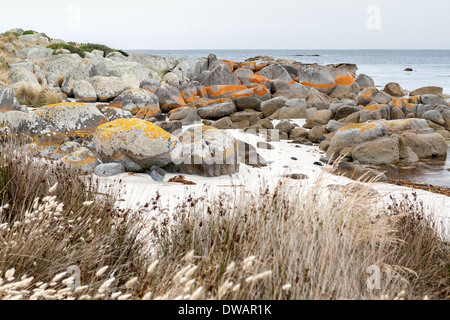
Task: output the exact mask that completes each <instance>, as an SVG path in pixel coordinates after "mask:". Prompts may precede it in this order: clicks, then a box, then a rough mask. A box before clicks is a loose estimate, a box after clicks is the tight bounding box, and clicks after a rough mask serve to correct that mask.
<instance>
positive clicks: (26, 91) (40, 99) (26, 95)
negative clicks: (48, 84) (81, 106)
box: [14, 85, 62, 108]
mask: <svg viewBox="0 0 450 320" xmlns="http://www.w3.org/2000/svg"><path fill="white" fill-rule="evenodd" d="M14 95H15V97H16V99H17V100H18V101H19V103H20V104H22V105H26V106H28V107H34V108H37V107H41V106H45V105H51V104H56V103H60V102H62V97H61V94H60V93H58V92H55V91H52V90H49V89H47V88H45V87H44V86H27V85H22V86H20V87H19V88H18V89H17V90H16V92H15V93H14Z"/></svg>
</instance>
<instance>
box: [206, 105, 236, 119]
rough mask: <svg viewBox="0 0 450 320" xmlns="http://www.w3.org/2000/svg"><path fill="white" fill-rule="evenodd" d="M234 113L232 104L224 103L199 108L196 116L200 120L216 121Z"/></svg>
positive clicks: (234, 108) (234, 109)
mask: <svg viewBox="0 0 450 320" xmlns="http://www.w3.org/2000/svg"><path fill="white" fill-rule="evenodd" d="M235 111H236V107H235V105H234V103H233V102H224V103H218V104H212V105H209V106H206V107H202V108H199V109H198V115H199V116H200V117H201V118H202V119H218V118H222V117H226V116H229V115H230V114H232V113H233V112H235Z"/></svg>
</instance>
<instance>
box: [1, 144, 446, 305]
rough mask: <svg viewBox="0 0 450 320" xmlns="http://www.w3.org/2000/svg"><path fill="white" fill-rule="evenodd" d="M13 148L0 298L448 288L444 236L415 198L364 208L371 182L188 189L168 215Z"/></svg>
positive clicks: (154, 203)
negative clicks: (206, 194)
mask: <svg viewBox="0 0 450 320" xmlns="http://www.w3.org/2000/svg"><path fill="white" fill-rule="evenodd" d="M18 150H20V148H19V147H18V146H17V145H14V144H11V142H9V143H7V144H5V146H4V147H3V150H2V157H1V160H0V161H1V166H0V177H1V178H0V212H1V214H0V239H1V241H0V270H1V272H0V279H1V280H0V298H1V299H97V300H98V299H119V300H127V299H175V298H183V299H250V300H253V299H286V300H290V299H292V300H295V299H449V298H450V285H449V279H450V277H449V272H450V261H449V247H448V244H445V243H443V242H442V241H441V240H440V239H439V237H438V236H437V235H436V232H435V228H436V227H438V226H432V225H430V223H429V222H428V221H427V220H425V219H424V217H423V212H422V209H421V204H420V203H418V202H417V201H416V199H414V198H410V197H405V198H404V199H403V200H402V201H398V202H395V203H394V204H393V205H391V206H389V207H387V208H380V209H379V210H374V205H375V204H376V202H377V200H378V199H377V197H376V196H374V195H373V193H372V191H371V186H370V184H369V185H366V186H365V187H363V188H359V187H358V184H357V183H355V184H354V185H350V186H349V187H348V189H347V190H346V191H345V192H344V193H333V192H332V193H329V192H328V191H327V188H326V183H325V181H323V180H321V179H319V180H318V181H317V182H316V187H315V188H313V189H308V190H306V189H301V188H295V187H294V188H292V187H291V186H289V185H287V184H284V183H281V182H280V184H279V185H278V186H277V188H276V189H275V190H269V189H268V188H265V187H264V186H262V187H261V189H260V192H259V193H258V194H252V195H250V194H248V193H245V192H244V193H242V194H237V196H236V197H232V198H231V197H230V196H226V195H221V196H218V197H215V198H213V199H211V200H206V199H205V198H199V199H195V198H192V197H191V198H189V199H188V201H187V202H186V203H185V204H184V205H182V206H180V207H177V208H176V210H175V212H174V214H173V215H169V214H167V211H166V210H167V208H165V207H164V206H162V204H161V203H160V201H159V195H155V197H154V198H153V199H151V200H149V201H148V202H147V203H144V204H143V206H142V208H141V209H140V210H141V211H140V213H141V214H139V213H136V212H135V213H133V214H131V211H130V210H120V209H117V207H115V206H114V203H115V200H117V199H115V198H114V195H112V194H104V193H101V194H100V193H98V191H97V189H96V183H95V179H92V177H90V176H82V175H80V172H77V171H76V170H73V169H68V167H65V166H62V165H59V164H57V165H43V163H42V162H37V161H34V160H33V159H32V157H29V156H26V155H25V154H21V153H20V152H18ZM148 208H152V209H153V210H159V212H160V215H161V216H160V217H159V218H156V217H155V218H154V220H153V219H150V220H148V219H144V218H143V215H142V213H144V211H145V209H148ZM165 212H166V214H165ZM161 217H163V218H162V220H161ZM344 261H345V263H344ZM372 265H375V266H378V267H379V268H380V270H381V271H382V273H381V274H382V278H381V281H382V282H381V284H382V286H381V287H380V288H379V289H377V288H375V289H373V290H369V289H368V279H370V273H368V270H370V269H369V268H370V267H371V266H372ZM73 270H75V271H76V272H75V273H72V271H73ZM78 281H79V282H78ZM71 284H73V285H74V286H71Z"/></svg>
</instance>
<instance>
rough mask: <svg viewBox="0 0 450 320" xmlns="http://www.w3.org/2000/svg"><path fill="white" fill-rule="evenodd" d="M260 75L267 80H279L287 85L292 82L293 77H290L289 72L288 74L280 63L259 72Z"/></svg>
mask: <svg viewBox="0 0 450 320" xmlns="http://www.w3.org/2000/svg"><path fill="white" fill-rule="evenodd" d="M258 75H260V76H263V77H266V78H267V79H273V80H275V79H279V80H282V81H285V82H287V83H289V82H291V81H292V77H291V76H290V74H289V72H287V71H286V69H285V68H283V66H282V65H280V64H278V63H274V64H271V65H269V66H267V67H265V68H264V69H262V70H261V71H259V72H258Z"/></svg>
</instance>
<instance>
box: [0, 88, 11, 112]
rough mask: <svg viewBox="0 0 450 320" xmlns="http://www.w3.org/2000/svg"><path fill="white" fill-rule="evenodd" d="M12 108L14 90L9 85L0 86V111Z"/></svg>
mask: <svg viewBox="0 0 450 320" xmlns="http://www.w3.org/2000/svg"><path fill="white" fill-rule="evenodd" d="M13 108H14V91H13V90H12V88H10V87H0V113H2V112H7V111H12V110H13Z"/></svg>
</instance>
